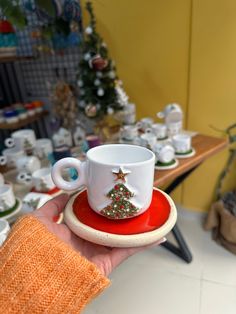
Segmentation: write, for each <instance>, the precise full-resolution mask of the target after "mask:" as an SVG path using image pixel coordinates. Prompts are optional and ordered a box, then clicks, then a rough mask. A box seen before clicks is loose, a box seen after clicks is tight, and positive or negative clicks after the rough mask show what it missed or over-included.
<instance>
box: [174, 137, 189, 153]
mask: <svg viewBox="0 0 236 314" xmlns="http://www.w3.org/2000/svg"><path fill="white" fill-rule="evenodd" d="M191 142H192V138H191V136H190V135H188V134H176V135H174V136H173V137H172V143H173V146H174V148H175V151H176V153H186V152H189V151H190V150H191V148H192V146H191Z"/></svg>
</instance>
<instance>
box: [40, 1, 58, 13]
mask: <svg viewBox="0 0 236 314" xmlns="http://www.w3.org/2000/svg"><path fill="white" fill-rule="evenodd" d="M35 4H36V5H37V6H38V7H39V8H41V9H44V10H45V11H46V12H47V13H48V14H49V15H50V16H52V17H55V16H56V12H55V7H54V5H53V3H52V1H51V0H35Z"/></svg>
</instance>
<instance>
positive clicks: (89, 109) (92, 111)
mask: <svg viewBox="0 0 236 314" xmlns="http://www.w3.org/2000/svg"><path fill="white" fill-rule="evenodd" d="M85 113H86V115H87V117H89V118H93V117H95V116H96V115H97V107H96V106H94V105H92V104H89V105H87V106H86V107H85Z"/></svg>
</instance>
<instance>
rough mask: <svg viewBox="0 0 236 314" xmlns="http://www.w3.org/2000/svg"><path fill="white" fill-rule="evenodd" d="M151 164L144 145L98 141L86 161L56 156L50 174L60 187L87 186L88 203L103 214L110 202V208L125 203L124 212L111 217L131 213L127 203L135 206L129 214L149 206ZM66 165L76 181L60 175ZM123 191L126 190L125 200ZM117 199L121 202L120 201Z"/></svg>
mask: <svg viewBox="0 0 236 314" xmlns="http://www.w3.org/2000/svg"><path fill="white" fill-rule="evenodd" d="M154 165H155V155H154V153H153V152H151V151H150V150H148V149H146V148H144V147H140V146H135V145H128V144H109V145H101V146H97V147H94V148H92V149H90V150H89V151H88V152H87V159H86V161H85V162H81V161H79V160H77V159H75V158H70V157H68V158H64V159H61V160H59V161H58V162H57V163H56V164H55V165H54V166H53V168H52V178H53V180H54V182H55V184H56V185H57V186H58V187H59V188H60V189H63V190H68V191H72V190H76V189H79V188H80V187H82V186H86V187H87V195H88V202H89V205H90V207H91V208H92V209H93V210H94V211H95V212H97V213H99V214H101V215H104V216H106V217H108V216H109V213H108V212H107V209H108V208H109V206H111V207H112V211H113V210H114V208H115V205H117V206H123V205H124V206H123V207H124V208H123V209H122V210H123V214H122V213H121V215H120V216H119V217H113V216H112V215H113V213H111V214H112V215H111V217H108V218H113V219H123V218H128V217H131V215H130V214H129V213H128V211H129V210H130V206H134V207H133V208H135V212H133V211H132V216H137V215H139V214H142V213H143V212H144V211H146V210H147V209H148V207H149V205H150V203H151V200H152V192H153V180H154ZM68 167H71V168H75V169H76V170H77V171H78V174H79V176H78V178H77V179H76V180H75V181H70V182H68V181H65V180H64V179H63V178H62V171H63V170H64V169H65V168H68ZM120 189H121V190H120ZM109 193H110V194H109ZM123 193H127V199H128V202H127V201H126V200H125V196H124V195H123ZM108 195H109V197H108ZM116 198H118V199H116ZM116 201H117V202H118V203H117V204H116ZM120 201H121V202H123V201H124V203H122V205H121V204H120V203H119V202H120ZM113 205H114V208H113ZM126 206H127V207H129V208H127V207H126ZM126 210H127V212H126Z"/></svg>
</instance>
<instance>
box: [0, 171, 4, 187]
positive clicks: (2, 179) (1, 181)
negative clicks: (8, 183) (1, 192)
mask: <svg viewBox="0 0 236 314" xmlns="http://www.w3.org/2000/svg"><path fill="white" fill-rule="evenodd" d="M3 184H4V176H3V174H1V172H0V186H2V185H3Z"/></svg>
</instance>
